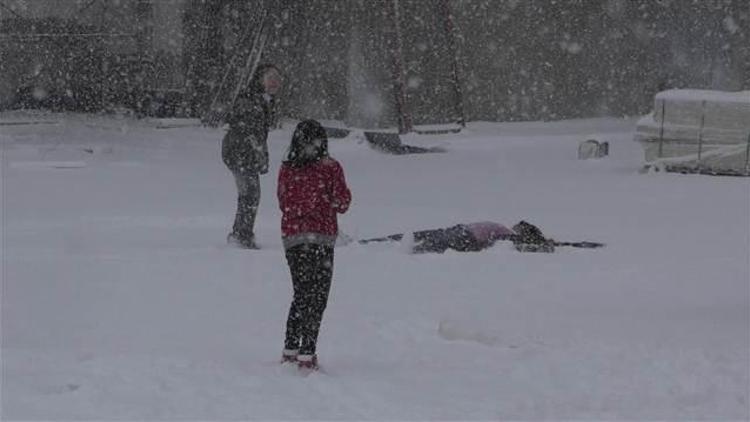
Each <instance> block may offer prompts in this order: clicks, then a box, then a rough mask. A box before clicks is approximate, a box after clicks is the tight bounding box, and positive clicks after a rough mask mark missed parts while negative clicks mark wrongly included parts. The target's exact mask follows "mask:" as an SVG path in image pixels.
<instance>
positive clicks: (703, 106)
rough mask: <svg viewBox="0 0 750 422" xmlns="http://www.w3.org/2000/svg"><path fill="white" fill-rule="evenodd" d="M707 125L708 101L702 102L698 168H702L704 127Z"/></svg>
mask: <svg viewBox="0 0 750 422" xmlns="http://www.w3.org/2000/svg"><path fill="white" fill-rule="evenodd" d="M705 123H706V100H703V101H701V126H700V128H699V129H698V167H700V166H701V153H702V152H703V126H704V125H705Z"/></svg>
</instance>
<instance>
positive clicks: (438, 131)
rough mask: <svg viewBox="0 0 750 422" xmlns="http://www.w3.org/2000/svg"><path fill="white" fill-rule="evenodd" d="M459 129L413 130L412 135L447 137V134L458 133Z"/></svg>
mask: <svg viewBox="0 0 750 422" xmlns="http://www.w3.org/2000/svg"><path fill="white" fill-rule="evenodd" d="M461 129H462V128H461V127H446V128H436V129H419V128H416V129H414V133H416V134H418V135H447V134H449V133H458V132H461Z"/></svg>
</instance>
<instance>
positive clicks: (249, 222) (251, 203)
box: [232, 171, 260, 243]
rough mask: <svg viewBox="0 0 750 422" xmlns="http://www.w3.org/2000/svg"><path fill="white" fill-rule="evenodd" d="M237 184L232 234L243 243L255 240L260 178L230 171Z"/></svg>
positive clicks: (256, 175)
mask: <svg viewBox="0 0 750 422" xmlns="http://www.w3.org/2000/svg"><path fill="white" fill-rule="evenodd" d="M232 174H233V175H234V181H235V182H236V184H237V213H236V214H235V216H234V225H233V226H232V233H233V234H234V235H235V236H236V237H237V239H239V240H240V241H243V242H249V243H252V242H253V241H254V240H255V233H254V226H255V216H256V215H257V214H258V204H259V203H260V178H259V176H258V173H255V172H241V171H232Z"/></svg>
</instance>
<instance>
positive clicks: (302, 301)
mask: <svg viewBox="0 0 750 422" xmlns="http://www.w3.org/2000/svg"><path fill="white" fill-rule="evenodd" d="M277 196H278V198H279V207H280V208H281V212H282V217H281V233H282V239H283V243H284V249H285V252H286V260H287V263H288V264H289V271H290V273H291V275H292V285H293V288H294V298H293V300H292V304H291V307H290V308H289V316H288V318H287V324H286V339H285V342H284V351H283V353H282V362H297V364H298V365H299V367H300V368H306V369H317V367H318V362H317V360H318V359H317V356H316V354H315V347H316V343H317V339H318V333H319V331H320V323H321V321H322V319H323V311H324V310H325V308H326V304H327V303H328V293H329V291H330V289H331V279H332V277H333V246H334V243H335V241H336V236H337V235H338V223H337V214H343V213H345V212H346V210H347V209H348V208H349V203H350V202H351V193H350V192H349V188H348V187H347V186H346V180H345V179H344V171H343V169H342V168H341V165H340V164H339V163H338V161H336V160H334V159H333V158H331V157H330V156H329V155H328V138H327V136H326V132H325V129H323V126H321V125H320V123H318V122H317V121H315V120H305V121H302V122H300V123H299V124H298V125H297V128H296V130H295V131H294V134H293V135H292V142H291V145H290V146H289V150H288V151H287V156H286V160H284V162H283V163H282V165H281V169H280V170H279V183H278V192H277Z"/></svg>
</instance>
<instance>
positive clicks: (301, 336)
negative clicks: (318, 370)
mask: <svg viewBox="0 0 750 422" xmlns="http://www.w3.org/2000/svg"><path fill="white" fill-rule="evenodd" d="M286 260H287V263H288V264H289V271H290V272H291V274H292V286H293V287H294V299H293V300H292V305H291V306H290V308H289V316H288V317H287V322H286V339H285V341H284V348H285V349H290V350H299V353H300V354H303V355H312V354H315V346H316V343H317V341H318V333H319V332H320V323H321V321H322V320H323V311H325V309H326V305H327V304H328V293H329V292H330V291H331V279H332V278H333V247H332V246H325V245H318V244H314V243H306V244H302V245H297V246H294V247H291V248H289V249H287V250H286Z"/></svg>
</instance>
